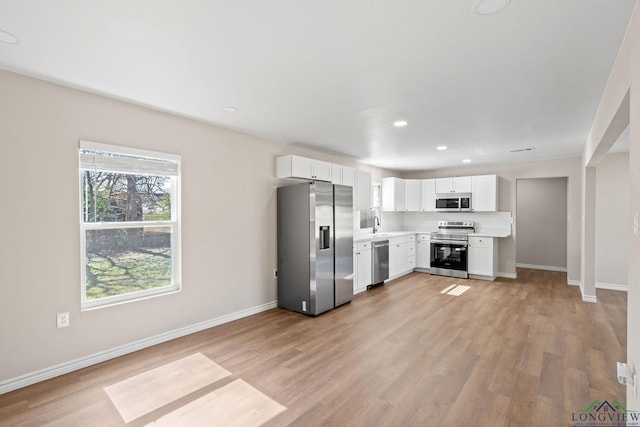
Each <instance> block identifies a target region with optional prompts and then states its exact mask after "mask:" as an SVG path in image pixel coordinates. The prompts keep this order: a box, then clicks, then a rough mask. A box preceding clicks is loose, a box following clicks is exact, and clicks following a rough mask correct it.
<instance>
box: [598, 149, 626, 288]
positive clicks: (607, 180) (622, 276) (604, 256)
mask: <svg viewBox="0 0 640 427" xmlns="http://www.w3.org/2000/svg"><path fill="white" fill-rule="evenodd" d="M630 212H631V208H630V200H629V153H611V154H608V155H607V156H606V157H605V158H604V159H603V160H602V161H601V162H600V163H599V164H598V167H597V168H596V230H595V231H596V248H595V250H596V284H597V285H598V286H602V285H617V286H627V274H628V272H627V269H628V266H629V260H628V259H627V254H628V253H629V238H630V236H629V230H631V227H632V223H633V221H632V218H631V215H630Z"/></svg>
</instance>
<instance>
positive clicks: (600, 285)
mask: <svg viewBox="0 0 640 427" xmlns="http://www.w3.org/2000/svg"><path fill="white" fill-rule="evenodd" d="M596 289H609V290H611V291H622V292H628V291H629V288H628V287H627V285H616V284H614V283H602V282H596Z"/></svg>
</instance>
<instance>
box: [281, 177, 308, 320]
mask: <svg viewBox="0 0 640 427" xmlns="http://www.w3.org/2000/svg"><path fill="white" fill-rule="evenodd" d="M309 199H310V195H309V185H293V186H289V187H280V188H278V230H277V232H278V307H281V308H285V309H287V310H292V311H297V312H300V313H305V314H310V313H309V308H310V304H309V301H310V295H309V286H310V282H309V278H310V275H311V262H310V254H309V237H310V233H309V218H311V212H310V205H309Z"/></svg>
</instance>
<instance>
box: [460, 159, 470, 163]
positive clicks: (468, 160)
mask: <svg viewBox="0 0 640 427" xmlns="http://www.w3.org/2000/svg"><path fill="white" fill-rule="evenodd" d="M462 163H471V159H464V160H463V161H462Z"/></svg>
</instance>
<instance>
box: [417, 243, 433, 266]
mask: <svg viewBox="0 0 640 427" xmlns="http://www.w3.org/2000/svg"><path fill="white" fill-rule="evenodd" d="M416 240H417V242H416V268H418V269H422V270H428V269H430V268H431V235H430V234H418V235H417V236H416Z"/></svg>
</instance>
